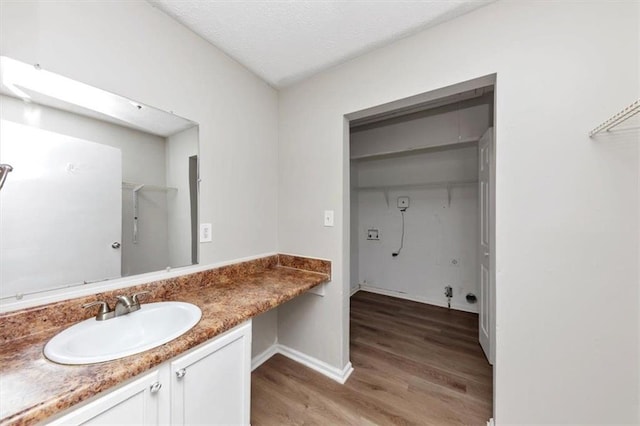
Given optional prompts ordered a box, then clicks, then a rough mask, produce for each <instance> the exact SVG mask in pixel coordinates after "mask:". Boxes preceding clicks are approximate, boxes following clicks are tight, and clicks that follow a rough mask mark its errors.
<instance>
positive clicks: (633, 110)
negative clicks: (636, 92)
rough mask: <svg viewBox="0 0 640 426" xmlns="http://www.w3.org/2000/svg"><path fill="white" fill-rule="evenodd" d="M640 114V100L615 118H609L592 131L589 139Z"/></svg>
mask: <svg viewBox="0 0 640 426" xmlns="http://www.w3.org/2000/svg"><path fill="white" fill-rule="evenodd" d="M638 113H640V99H638V100H637V101H635V102H634V103H632V104H631V105H629V106H628V107H626V108H625V109H623V110H622V111H620V112H619V113H617V114H615V115H614V116H613V117H611V118H609V119H608V120H606V121H605V122H604V123H602V124H601V125H599V126H598V127H596V128H595V129H593V130H592V131H590V132H589V137H590V138H592V137H594V136H595V135H597V134H598V133H601V132H608V131H610V130H611V129H613V128H614V127H616V126H617V125H618V124H621V123H623V122H625V121H627V120H628V119H630V118H631V117H633V116H634V115H636V114H638Z"/></svg>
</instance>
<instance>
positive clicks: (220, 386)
mask: <svg viewBox="0 0 640 426" xmlns="http://www.w3.org/2000/svg"><path fill="white" fill-rule="evenodd" d="M250 409H251V321H250V320H249V321H247V322H245V323H243V324H241V325H239V326H237V327H235V328H233V329H231V330H229V331H227V332H225V333H223V334H221V335H220V336H217V337H215V338H213V339H211V340H209V341H207V342H205V343H203V344H201V345H200V346H198V347H196V348H194V349H191V350H190V351H188V352H186V353H184V354H182V355H179V356H178V357H176V358H174V359H172V360H170V361H167V362H166V363H164V364H162V365H161V366H160V367H158V368H157V369H156V370H153V371H151V372H148V373H144V374H143V375H142V376H141V377H139V378H135V379H134V380H133V381H131V382H128V383H126V384H123V385H121V386H118V387H116V388H115V389H114V390H110V391H107V393H106V394H105V395H101V396H98V397H97V398H96V399H94V400H92V401H90V402H88V403H86V404H85V405H83V406H81V407H79V408H72V409H71V411H69V412H68V413H66V414H63V415H62V416H61V417H57V418H55V419H53V420H50V421H49V422H48V424H50V425H65V426H66V425H80V424H82V425H85V424H86V425H114V424H117V425H128V424H131V425H134V424H135V425H157V424H174V425H192V424H207V425H248V424H249V421H250Z"/></svg>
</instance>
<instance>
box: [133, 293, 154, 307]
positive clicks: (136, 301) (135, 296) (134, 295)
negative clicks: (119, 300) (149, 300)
mask: <svg viewBox="0 0 640 426" xmlns="http://www.w3.org/2000/svg"><path fill="white" fill-rule="evenodd" d="M144 294H150V292H149V291H139V292H137V293H134V294H133V296H131V298H132V299H133V303H136V304H138V305H139V304H140V301H139V300H138V296H142V295H144Z"/></svg>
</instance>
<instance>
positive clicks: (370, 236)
mask: <svg viewBox="0 0 640 426" xmlns="http://www.w3.org/2000/svg"><path fill="white" fill-rule="evenodd" d="M379 239H380V232H379V231H378V230H377V229H367V240H372V241H378V240H379Z"/></svg>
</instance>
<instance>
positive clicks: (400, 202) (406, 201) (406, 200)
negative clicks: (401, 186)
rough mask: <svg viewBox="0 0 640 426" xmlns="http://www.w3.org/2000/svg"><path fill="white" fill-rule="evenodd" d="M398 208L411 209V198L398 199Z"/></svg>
mask: <svg viewBox="0 0 640 426" xmlns="http://www.w3.org/2000/svg"><path fill="white" fill-rule="evenodd" d="M398 208H399V209H408V208H409V197H398Z"/></svg>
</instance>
